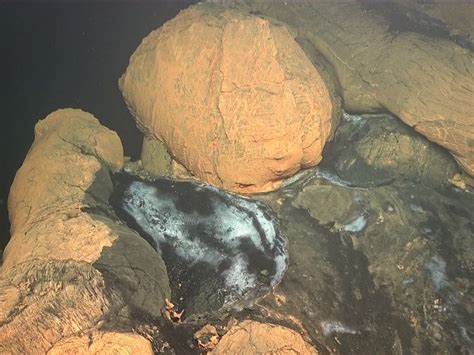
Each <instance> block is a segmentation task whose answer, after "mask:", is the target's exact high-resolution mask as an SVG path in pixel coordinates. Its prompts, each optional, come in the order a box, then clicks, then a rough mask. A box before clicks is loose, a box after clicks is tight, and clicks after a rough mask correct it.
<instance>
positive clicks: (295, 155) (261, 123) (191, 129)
mask: <svg viewBox="0 0 474 355" xmlns="http://www.w3.org/2000/svg"><path fill="white" fill-rule="evenodd" d="M119 85H120V88H121V90H122V92H123V95H124V98H125V100H126V102H127V105H128V106H129V108H130V110H131V112H132V113H133V115H134V116H135V118H136V121H137V124H138V126H139V127H140V128H141V129H142V131H143V132H144V133H145V134H146V135H148V136H153V137H155V138H156V139H158V140H160V141H161V142H163V143H164V144H165V146H166V147H167V148H168V150H169V152H170V153H171V155H172V157H173V158H174V159H175V160H176V161H177V162H178V163H180V164H181V165H183V166H184V167H186V169H187V170H188V171H189V172H190V173H191V174H193V175H194V176H196V177H198V178H200V179H202V180H205V181H207V182H210V183H212V184H214V185H217V186H220V187H223V188H225V189H228V190H232V191H238V192H261V191H269V190H273V189H275V188H277V187H278V186H279V185H280V183H281V180H282V179H284V178H286V177H289V176H291V175H293V174H294V173H296V172H297V171H298V170H300V169H301V168H304V167H310V166H314V165H316V164H318V163H319V161H320V160H321V151H322V149H323V147H324V144H325V143H326V141H327V140H328V139H329V138H330V136H331V133H332V130H333V122H332V116H333V111H334V109H333V100H332V97H331V94H330V92H329V90H328V88H327V86H326V84H325V82H324V80H323V79H322V77H321V75H320V74H319V73H318V71H317V70H316V68H315V67H314V66H313V65H312V63H311V61H310V60H309V59H308V57H307V56H306V55H305V53H304V52H303V50H302V49H301V48H300V47H299V46H298V44H297V43H296V42H295V40H294V38H293V36H292V35H291V34H290V33H289V31H288V30H287V29H286V27H284V26H280V25H275V24H272V23H270V22H269V21H268V20H265V19H261V18H259V17H256V16H250V15H243V14H241V13H238V12H234V11H231V10H227V11H224V12H223V11H222V10H219V9H217V8H211V9H210V10H209V8H208V7H204V6H195V7H193V8H190V9H188V10H187V11H184V12H182V13H180V14H179V15H178V16H177V17H176V18H174V19H173V20H171V21H169V22H168V23H166V24H165V25H164V26H163V27H162V28H160V29H159V30H157V31H154V32H152V33H151V34H150V35H149V36H148V37H146V38H145V39H144V40H143V42H142V43H141V45H140V46H139V47H138V49H137V50H136V52H135V53H134V54H133V56H132V57H131V59H130V65H129V67H128V68H127V71H126V72H125V74H124V75H123V76H122V78H121V79H120V81H119Z"/></svg>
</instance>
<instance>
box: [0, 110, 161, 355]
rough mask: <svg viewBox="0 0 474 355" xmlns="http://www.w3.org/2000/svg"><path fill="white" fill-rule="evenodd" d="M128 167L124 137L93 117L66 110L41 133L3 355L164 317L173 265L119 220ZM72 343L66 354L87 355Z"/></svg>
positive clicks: (15, 259) (24, 179) (0, 277)
mask: <svg viewBox="0 0 474 355" xmlns="http://www.w3.org/2000/svg"><path fill="white" fill-rule="evenodd" d="M122 165H123V149H122V144H121V142H120V138H119V137H118V136H117V134H116V133H115V132H113V131H111V130H109V129H107V128H106V127H103V126H101V125H100V123H99V121H98V120H97V119H96V118H95V117H93V116H92V115H91V114H89V113H87V112H84V111H81V110H74V109H65V110H58V111H55V112H53V113H51V114H50V115H49V116H48V117H47V118H46V119H44V120H41V121H40V122H39V123H38V124H37V125H36V126H35V140H34V143H33V144H32V146H31V148H30V150H29V152H28V155H27V157H26V158H25V161H24V162H23V164H22V166H21V168H20V169H19V170H18V171H17V174H16V176H15V180H14V182H13V184H12V186H11V189H10V195H9V198H8V210H9V217H10V221H11V239H10V242H9V243H8V245H7V247H6V249H5V252H4V254H3V263H2V265H1V267H0V353H2V354H25V353H29V354H44V353H46V352H47V351H48V350H49V349H51V348H52V346H53V345H54V344H56V343H58V342H61V341H62V340H64V339H69V338H70V337H72V336H75V335H78V334H84V333H86V332H88V331H90V329H94V328H95V327H97V326H103V327H105V328H107V329H109V330H111V329H116V328H114V326H115V324H116V321H117V319H118V318H119V319H120V322H121V328H120V329H124V328H123V326H124V325H126V324H127V321H128V322H130V317H131V315H130V314H131V312H132V311H131V310H132V309H133V310H134V311H136V310H139V311H141V312H145V313H148V314H150V315H151V316H155V317H156V316H159V315H160V314H161V307H162V306H163V302H164V297H168V298H169V297H170V289H169V285H168V277H167V274H166V268H165V265H164V262H163V260H161V258H160V257H159V256H158V255H157V254H156V252H155V251H154V250H153V249H152V247H151V246H150V245H149V244H148V243H147V242H146V241H145V240H144V239H142V238H141V237H140V236H139V235H138V234H137V233H136V232H135V231H132V230H130V229H129V228H128V227H126V226H125V225H123V224H117V223H116V221H117V219H116V217H115V216H114V214H113V213H111V212H110V206H109V204H108V198H109V195H110V193H111V192H112V180H111V178H110V174H111V173H112V172H115V171H118V170H120V169H121V168H122ZM150 295H152V297H150ZM127 341H128V340H127ZM143 341H144V339H141V340H140V342H143ZM111 342H113V339H112V340H110V341H108V344H111ZM68 344H69V343H68ZM71 344H72V343H71ZM66 345H67V344H66ZM66 345H64V346H62V347H61V353H68V352H69V353H80V352H81V351H82V350H81V351H79V350H78V352H76V350H75V348H74V349H72V350H68V351H66V347H65V346H66ZM116 345H117V348H119V349H125V348H127V349H128V345H127V346H125V345H124V344H122V343H121V342H119V343H117V344H116ZM109 348H110V346H109ZM99 352H100V351H99ZM122 353H125V352H122ZM141 353H144V352H141Z"/></svg>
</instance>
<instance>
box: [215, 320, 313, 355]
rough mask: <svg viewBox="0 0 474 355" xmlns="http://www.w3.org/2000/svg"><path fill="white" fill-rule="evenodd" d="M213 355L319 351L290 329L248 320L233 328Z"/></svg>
mask: <svg viewBox="0 0 474 355" xmlns="http://www.w3.org/2000/svg"><path fill="white" fill-rule="evenodd" d="M212 354H249V355H250V354H300V355H310V354H311V355H315V354H317V351H316V350H315V349H314V348H313V347H312V346H311V345H310V344H308V343H307V342H305V341H304V339H303V337H302V336H301V335H300V334H298V333H297V332H295V331H293V330H291V329H289V328H285V327H282V326H280V325H275V324H264V323H259V322H255V321H250V320H246V321H243V322H242V323H240V324H237V325H235V326H233V327H232V328H231V329H230V330H229V331H228V332H227V333H226V334H225V335H224V336H223V337H222V339H221V341H220V342H219V344H217V347H216V348H215V349H214V351H212Z"/></svg>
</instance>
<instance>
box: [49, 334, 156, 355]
mask: <svg viewBox="0 0 474 355" xmlns="http://www.w3.org/2000/svg"><path fill="white" fill-rule="evenodd" d="M80 354H120V355H152V354H153V350H152V348H151V344H150V342H149V341H148V340H146V339H145V338H143V337H141V336H140V335H138V334H134V333H117V332H96V333H94V334H91V335H83V336H76V337H71V338H68V339H65V340H62V341H61V342H59V343H56V344H54V346H53V348H51V350H49V351H48V355H80Z"/></svg>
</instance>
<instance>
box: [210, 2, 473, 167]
mask: <svg viewBox="0 0 474 355" xmlns="http://www.w3.org/2000/svg"><path fill="white" fill-rule="evenodd" d="M213 2H217V1H213ZM219 2H221V3H224V4H227V5H228V6H231V7H232V8H234V9H235V8H237V9H240V10H241V11H247V12H258V13H260V14H261V15H262V16H269V17H271V18H275V19H277V20H279V21H282V22H284V23H285V24H287V25H288V26H289V27H290V28H291V30H292V31H293V32H294V33H296V34H297V40H298V42H299V43H300V44H301V45H302V47H303V49H304V50H305V51H306V53H308V54H309V55H312V54H316V55H317V56H321V57H323V58H325V59H326V61H327V62H328V63H329V67H330V68H331V70H332V71H333V73H334V76H335V78H337V81H338V83H339V84H340V87H341V89H342V90H341V91H342V92H341V95H342V96H343V101H344V107H345V108H346V109H347V110H348V111H355V112H380V111H385V110H388V111H390V112H392V113H393V114H395V115H396V116H397V117H399V118H400V119H401V120H402V121H403V122H405V123H406V124H408V125H409V126H411V127H413V128H414V129H415V130H416V131H418V132H419V133H421V134H423V135H424V136H425V137H427V138H428V139H429V140H431V141H433V142H435V143H437V144H439V145H441V146H443V147H445V148H446V149H448V150H449V151H450V152H451V154H452V155H453V156H454V157H455V159H456V160H457V161H458V163H459V164H460V165H461V166H462V168H463V169H464V170H465V171H466V172H467V173H468V174H470V175H471V176H474V53H473V52H472V50H470V49H469V48H468V46H467V47H463V46H461V45H460V44H459V43H456V42H455V41H453V40H451V39H450V38H440V37H439V36H438V27H437V23H436V22H435V21H432V22H430V20H429V19H426V18H423V24H422V26H423V27H420V26H421V25H420V22H421V20H420V18H418V17H412V18H410V17H407V15H406V13H407V12H406V11H402V10H403V8H400V7H399V5H397V2H396V1H393V2H391V3H390V6H388V5H387V6H385V3H383V4H382V3H380V2H377V1H366V2H365V5H364V4H363V3H364V2H363V1H357V0H352V1H343V2H326V1H317V0H301V1H285V2H283V1H280V0H270V1H267V0H252V1H247V0H231V1H228V0H225V1H224V0H222V1H219ZM449 6H451V5H449ZM460 21H461V20H460ZM451 22H452V21H451Z"/></svg>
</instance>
